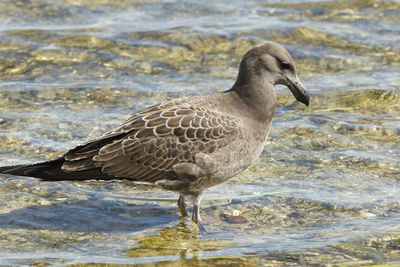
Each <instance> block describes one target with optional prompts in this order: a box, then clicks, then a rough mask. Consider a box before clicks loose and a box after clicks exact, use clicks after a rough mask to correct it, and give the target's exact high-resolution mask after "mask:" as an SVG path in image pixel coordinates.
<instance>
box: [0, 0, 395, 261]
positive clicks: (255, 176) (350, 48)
mask: <svg viewBox="0 0 400 267" xmlns="http://www.w3.org/2000/svg"><path fill="white" fill-rule="evenodd" d="M265 40H272V41H276V42H279V43H281V44H283V45H284V46H285V47H286V48H287V49H288V50H289V51H290V53H291V54H292V55H293V57H294V60H295V62H296V66H297V69H298V72H299V76H300V78H301V79H302V80H303V83H304V84H305V85H306V86H307V87H308V90H309V92H310V93H311V95H312V99H311V104H310V107H309V108H305V107H304V106H303V105H301V104H299V103H295V102H294V98H293V96H291V94H290V92H289V91H288V89H287V88H285V87H281V86H278V87H277V88H276V90H277V92H278V108H277V111H276V115H275V119H274V122H273V128H272V130H271V133H270V137H269V139H268V142H267V146H266V148H265V150H264V153H263V155H262V157H261V158H260V160H259V161H258V162H257V163H255V164H254V165H253V166H251V167H250V168H249V169H248V170H246V171H244V172H243V173H241V174H240V175H238V176H237V177H235V178H233V179H232V180H230V181H229V182H227V183H225V184H223V185H220V186H216V187H214V188H211V189H210V190H208V191H206V193H205V195H204V198H205V200H204V201H203V207H204V208H203V210H202V217H203V220H204V226H205V227H206V229H207V233H205V234H199V235H198V234H197V233H196V231H194V230H189V229H191V227H190V224H188V222H186V226H182V225H180V223H179V216H178V213H177V209H176V205H175V200H176V199H177V195H176V194H174V193H170V192H163V191H157V190H138V189H136V188H134V187H132V185H131V184H129V183H125V182H121V183H117V182H115V183H102V182H83V183H75V182H57V183H46V182H40V181H38V180H36V179H30V178H21V177H15V176H6V175H2V176H1V177H0V237H1V238H0V240H1V241H0V264H17V265H22V264H34V263H51V264H55V265H57V264H59V265H64V264H73V263H80V264H85V263H93V262H97V263H115V264H118V263H146V262H166V261H171V262H174V261H176V260H179V261H180V264H186V265H188V266H190V265H192V264H195V263H199V262H200V261H203V262H204V263H205V264H212V263H213V264H217V263H221V264H223V263H226V264H228V263H233V264H241V265H244V264H250V263H256V264H276V265H285V264H288V263H289V262H291V263H293V264H296V263H299V264H303V263H304V261H306V263H310V262H307V260H308V258H306V260H304V259H303V258H301V257H297V256H298V255H299V254H302V253H304V254H305V255H308V256H309V255H311V254H307V253H311V252H312V253H316V254H318V255H319V254H324V255H325V257H326V259H323V258H321V257H320V258H318V259H316V258H315V259H313V260H314V261H315V262H316V263H318V264H321V263H328V262H330V263H338V262H339V263H340V262H344V261H346V260H351V259H354V260H359V259H363V256H360V255H361V254H360V255H359V254H356V253H349V252H348V251H346V252H343V251H342V253H344V254H345V253H347V254H351V257H353V258H351V257H350V256H349V257H347V258H337V256H333V255H337V253H336V250H337V249H338V247H341V246H347V245H345V244H347V243H346V242H359V241H360V242H361V241H366V240H371V239H374V238H378V237H380V236H382V235H388V234H390V235H395V234H396V233H398V231H399V230H400V229H399V223H400V184H399V182H398V181H399V178H400V157H399V155H400V145H399V144H400V75H399V74H400V2H399V1H373V0H372V1H362V0H353V1H309V2H305V1H284V2H282V1H277V0H276V1H252V2H249V1H217V2H216V1H214V2H212V1H203V2H196V3H191V2H181V1H151V3H147V2H145V1H135V0H126V1H115V2H114V1H95V0H93V1H83V0H82V1H81V0H66V1H61V0H59V1H46V0H31V1H19V0H17V1H11V0H10V1H1V2H0V148H1V151H0V165H10V164H20V163H30V162H36V161H39V160H46V159H48V158H49V157H54V156H56V155H58V153H60V152H62V151H64V150H65V149H67V148H68V147H72V146H74V145H76V144H79V143H80V142H82V141H84V140H86V139H87V138H90V137H95V136H98V135H100V134H102V133H103V132H105V131H106V130H109V129H111V128H112V127H114V126H116V125H118V124H119V123H120V122H121V121H123V120H124V119H126V118H128V117H129V116H130V115H133V114H134V113H135V112H138V111H140V110H141V109H143V108H144V107H147V106H149V105H151V104H155V103H158V102H160V101H163V100H166V99H171V98H174V97H178V96H183V95H196V94H203V93H212V92H217V91H223V90H226V89H228V88H230V86H231V85H232V84H233V82H234V80H235V78H236V74H237V67H238V63H239V61H240V59H241V57H242V55H243V54H244V53H245V52H246V51H247V50H248V49H249V48H251V47H252V46H254V45H256V44H259V43H262V42H263V41H265ZM222 196H223V197H222ZM233 215H234V216H236V215H239V216H242V217H241V219H243V218H244V221H241V223H232V222H233V221H234V220H233V217H232V216H233ZM340 244H342V245H340ZM391 244H392V245H393V244H394V243H391ZM396 244H397V243H396ZM341 248H342V247H341ZM352 249H354V248H352ZM293 253H295V254H293ZM296 253H297V254H296ZM335 253H336V254H335ZM369 253H370V254H367V256H365V257H364V258H366V259H368V260H370V261H371V262H370V263H372V262H374V263H385V262H395V261H399V260H400V255H399V254H398V253H392V254H391V256H390V257H389V256H385V257H384V256H379V255H381V254H379V253H378V252H376V253H375V252H373V253H372V252H369ZM339 254H340V253H339ZM293 255H295V256H296V255H297V256H296V257H297V258H296V257H295V256H293ZM313 255H314V254H313ZM371 255H372V256H371ZM244 256H246V258H243V257H244ZM250 256H251V257H250ZM335 257H336V258H335ZM244 259H245V260H244ZM321 259H322V260H321ZM219 260H221V261H220V262H219ZM229 260H232V261H231V262H230V261H229Z"/></svg>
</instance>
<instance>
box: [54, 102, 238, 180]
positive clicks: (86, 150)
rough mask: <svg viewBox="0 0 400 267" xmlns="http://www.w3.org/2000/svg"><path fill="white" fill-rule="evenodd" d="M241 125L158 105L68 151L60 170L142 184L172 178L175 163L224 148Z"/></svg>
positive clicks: (199, 109)
mask: <svg viewBox="0 0 400 267" xmlns="http://www.w3.org/2000/svg"><path fill="white" fill-rule="evenodd" d="M239 127H240V121H238V120H237V119H235V118H233V117H231V116H229V115H226V114H221V113H219V112H215V111H209V110H207V109H205V108H202V107H192V106H176V105H171V106H165V105H164V106H163V105H157V106H153V107H150V108H148V109H146V110H144V111H142V112H140V113H138V114H137V115H135V116H133V117H131V118H130V119H128V120H127V121H126V122H124V123H123V124H122V125H121V126H120V127H118V128H117V129H115V130H114V131H111V132H108V133H106V134H105V135H103V136H101V137H99V138H97V139H94V140H91V141H89V142H86V143H84V144H82V145H80V146H78V147H76V148H74V149H71V150H70V151H68V152H67V153H66V154H65V155H64V159H65V163H64V165H63V167H62V168H63V170H65V171H83V170H88V169H92V168H101V171H102V172H103V173H105V174H108V175H112V176H114V177H122V178H127V179H133V180H140V181H146V182H154V181H157V180H159V179H176V174H175V173H174V171H173V169H172V167H173V166H174V165H175V164H177V163H183V162H194V161H195V155H196V154H197V153H200V152H202V153H212V152H214V151H215V150H217V149H219V148H222V147H225V146H226V145H227V144H228V143H229V142H230V141H232V140H234V139H235V138H237V134H238V129H239Z"/></svg>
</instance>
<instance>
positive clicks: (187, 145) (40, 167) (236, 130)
mask: <svg viewBox="0 0 400 267" xmlns="http://www.w3.org/2000/svg"><path fill="white" fill-rule="evenodd" d="M275 84H283V85H286V86H287V87H288V88H289V89H290V91H291V92H292V93H293V95H294V96H295V98H296V99H297V100H298V101H300V102H302V103H304V104H305V105H307V106H308V104H309V99H310V97H309V95H308V94H307V92H306V90H305V87H304V86H303V85H302V83H301V82H300V80H299V78H298V77H297V73H296V67H295V65H294V62H293V59H292V57H291V56H290V55H289V53H288V52H287V51H286V49H285V48H283V47H282V46H281V45H279V44H276V43H273V42H267V43H264V44H262V45H259V46H256V47H254V48H252V49H251V50H249V51H248V52H247V53H246V54H245V55H244V56H243V59H242V61H241V63H240V67H239V74H238V76H237V79H236V82H235V83H234V85H233V86H232V88H231V89H229V90H227V91H225V92H221V93H215V94H208V95H199V96H191V97H182V98H178V99H173V100H170V101H166V102H163V103H160V104H157V105H155V106H151V107H149V108H147V109H145V110H143V111H141V112H139V113H138V114H136V115H134V116H133V117H131V118H130V119H128V120H127V121H125V122H124V123H123V124H122V125H121V126H119V127H117V128H116V129H114V130H112V131H110V132H107V133H105V134H104V135H102V136H100V137H98V138H95V139H92V140H89V141H87V142H85V143H83V144H81V145H79V146H77V147H75V148H72V149H70V150H69V151H67V152H66V153H65V154H63V155H62V156H60V157H59V158H57V159H55V160H51V161H46V162H41V163H37V164H33V165H17V166H5V167H0V173H6V174H14V175H21V176H31V177H37V178H41V179H42V180H46V181H60V180H91V179H98V180H115V179H124V180H131V181H134V182H137V183H142V184H143V183H146V184H149V185H153V186H156V187H160V188H163V189H167V190H172V191H176V192H179V194H180V196H179V200H178V208H179V210H180V212H181V215H182V216H187V212H186V205H185V198H189V199H190V200H191V201H192V203H193V213H192V220H193V221H194V222H195V223H196V224H199V221H200V201H201V195H202V193H203V191H204V190H205V189H207V188H209V187H211V186H214V185H217V184H220V183H223V182H225V181H227V180H228V179H229V178H231V177H232V176H234V175H235V174H237V173H239V172H241V171H243V170H244V169H246V168H247V167H248V166H249V165H250V164H252V162H254V161H255V160H256V159H257V158H258V157H259V156H260V154H261V152H262V150H263V148H264V143H265V141H266V138H267V135H268V132H269V129H270V126H271V121H272V117H273V115H274V111H275V105H276V94H275V90H274V85H275Z"/></svg>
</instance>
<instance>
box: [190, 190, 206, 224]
mask: <svg viewBox="0 0 400 267" xmlns="http://www.w3.org/2000/svg"><path fill="white" fill-rule="evenodd" d="M192 202H193V213H192V221H193V222H194V223H195V224H197V226H198V227H199V229H200V231H201V232H205V231H206V229H205V228H204V227H203V226H202V225H201V224H200V221H201V219H200V202H201V194H199V195H194V196H192Z"/></svg>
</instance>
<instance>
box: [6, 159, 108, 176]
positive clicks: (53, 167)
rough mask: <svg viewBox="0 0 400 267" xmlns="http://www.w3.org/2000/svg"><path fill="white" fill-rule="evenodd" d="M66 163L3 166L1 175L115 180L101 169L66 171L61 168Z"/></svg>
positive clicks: (55, 161) (59, 160)
mask: <svg viewBox="0 0 400 267" xmlns="http://www.w3.org/2000/svg"><path fill="white" fill-rule="evenodd" d="M64 162H65V160H64V158H58V159H55V160H51V161H45V162H40V163H36V164H30V165H14V166H3V167H0V173H3V174H12V175H18V176H29V177H36V178H40V179H42V180H46V181H62V180H92V179H96V180H112V179H115V177H114V176H111V175H108V174H105V173H103V172H102V171H101V169H100V168H94V169H90V170H84V171H74V172H69V171H64V170H63V169H62V168H61V167H62V165H63V164H64Z"/></svg>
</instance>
